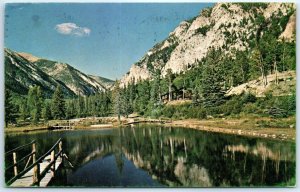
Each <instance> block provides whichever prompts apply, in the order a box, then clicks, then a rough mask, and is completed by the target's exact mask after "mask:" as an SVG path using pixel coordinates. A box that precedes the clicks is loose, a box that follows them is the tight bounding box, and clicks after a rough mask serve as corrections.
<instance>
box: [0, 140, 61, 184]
mask: <svg viewBox="0 0 300 192" xmlns="http://www.w3.org/2000/svg"><path fill="white" fill-rule="evenodd" d="M30 144H32V152H31V153H30V154H28V155H26V156H24V157H23V158H22V159H20V160H19V161H16V151H19V150H21V149H23V148H24V147H26V146H28V145H30ZM57 147H58V152H57V153H56V154H55V148H57ZM11 153H12V154H13V159H14V163H13V164H12V165H10V166H8V167H7V168H6V169H5V171H7V170H8V169H10V168H11V167H14V177H13V178H11V179H10V180H9V181H8V182H7V185H11V184H12V183H13V182H14V181H16V180H17V179H19V178H20V177H22V176H23V175H24V174H26V173H27V172H28V171H29V170H31V169H32V168H33V169H34V170H33V182H32V183H33V185H39V183H40V181H41V180H42V178H43V177H44V176H45V175H46V173H47V172H48V171H49V170H50V171H51V173H52V176H53V177H54V173H55V162H56V160H57V158H58V157H59V156H60V157H61V158H63V149H62V140H61V138H60V139H58V141H57V142H56V143H55V144H54V145H53V146H52V147H51V148H50V150H49V151H47V152H46V153H45V154H44V155H42V156H41V157H39V158H38V159H37V160H36V145H35V141H32V142H31V143H28V144H26V145H23V146H20V147H17V148H15V149H13V150H11V151H8V152H7V153H5V155H9V154H11ZM50 154H51V161H50V163H49V164H48V165H47V166H46V168H45V169H44V170H43V171H42V172H41V173H40V163H42V162H43V160H44V159H45V157H46V156H48V155H50ZM27 157H32V162H33V163H32V164H31V165H28V162H29V161H30V159H29V160H28V162H27V163H26V166H25V168H24V169H23V170H22V171H21V172H18V171H17V166H18V165H19V163H20V162H21V161H23V160H24V159H26V158H27Z"/></svg>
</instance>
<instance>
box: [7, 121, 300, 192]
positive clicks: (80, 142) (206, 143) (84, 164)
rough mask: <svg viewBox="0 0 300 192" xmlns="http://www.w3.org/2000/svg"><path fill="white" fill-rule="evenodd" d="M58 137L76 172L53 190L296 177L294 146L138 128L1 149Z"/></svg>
mask: <svg viewBox="0 0 300 192" xmlns="http://www.w3.org/2000/svg"><path fill="white" fill-rule="evenodd" d="M59 137H63V139H64V148H65V151H66V153H67V155H68V156H69V158H70V160H71V161H72V164H73V165H74V166H75V169H74V170H73V171H70V170H68V171H67V176H66V177H67V179H66V180H63V181H62V180H59V179H57V181H56V182H54V185H58V184H59V185H63V186H68V185H69V186H73V185H76V183H74V182H75V181H76V182H77V181H80V178H85V180H84V183H81V185H84V186H103V185H104V186H105V185H108V184H107V183H105V182H106V181H107V179H108V177H109V179H110V180H114V179H115V180H116V181H114V182H111V183H110V185H116V186H128V185H130V186H135V185H136V186H141V185H142V186H143V185H145V186H161V185H165V186H176V187H177V186H178V187H180V186H182V187H214V186H274V185H278V184H284V183H287V182H289V181H290V180H291V179H292V178H294V177H295V167H296V163H295V162H296V155H295V144H294V143H289V142H279V141H272V140H266V139H256V138H245V137H240V136H231V135H222V134H215V133H208V132H201V131H197V130H191V129H185V128H164V127H157V126H144V125H140V126H138V127H130V128H122V129H111V130H97V131H92V130H90V131H66V132H52V133H39V134H32V135H29V136H28V135H26V136H24V135H23V136H22V135H17V136H9V137H6V150H7V149H9V148H8V147H10V148H13V147H14V146H16V145H18V144H20V143H26V142H27V141H31V140H32V139H36V140H37V143H38V146H39V148H38V150H39V151H46V149H48V148H49V147H51V145H52V144H53V143H54V142H55V141H56V140H57V139H58V138H59ZM45 138H47V139H45ZM7 146H8V147H7ZM112 161H113V162H112ZM90 171H92V172H93V177H90V176H89V174H90V173H89V172H90ZM112 173H113V174H112ZM97 174H98V175H97ZM105 174H106V176H105ZM128 175H129V176H128ZM130 175H131V177H130ZM78 178H79V179H78ZM96 178H97V179H96ZM101 178H103V179H101ZM89 179H90V180H89ZM137 180H138V182H137ZM151 180H153V181H151ZM58 181H59V182H60V183H59V182H58ZM61 182H62V183H61Z"/></svg>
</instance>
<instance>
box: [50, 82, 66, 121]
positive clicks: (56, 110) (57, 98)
mask: <svg viewBox="0 0 300 192" xmlns="http://www.w3.org/2000/svg"><path fill="white" fill-rule="evenodd" d="M52 116H53V118H54V119H64V118H65V117H66V115H65V101H64V95H63V92H62V90H61V87H60V85H58V86H57V87H56V89H55V92H54V93H53V96H52Z"/></svg>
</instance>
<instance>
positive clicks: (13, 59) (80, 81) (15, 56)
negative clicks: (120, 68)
mask: <svg viewBox="0 0 300 192" xmlns="http://www.w3.org/2000/svg"><path fill="white" fill-rule="evenodd" d="M112 83H113V81H111V80H109V79H106V78H102V77H90V76H89V75H86V74H84V73H83V72H81V71H79V70H77V69H75V68H74V67H72V66H70V65H69V64H67V63H61V62H56V61H51V60H47V59H41V58H38V57H35V56H33V55H31V54H28V53H18V52H15V51H12V50H10V49H7V48H5V85H6V87H8V88H10V89H12V90H13V91H14V92H16V93H19V94H27V91H28V89H29V87H30V86H33V85H39V86H40V87H41V88H42V90H44V92H45V93H46V95H48V96H50V95H51V94H52V93H53V92H54V90H55V87H56V86H57V85H58V84H60V85H61V86H62V88H63V91H64V93H65V94H66V95H70V96H71V95H91V94H96V93H99V92H102V91H106V90H107V89H109V88H110V87H111V84H112ZM18 87H19V88H18Z"/></svg>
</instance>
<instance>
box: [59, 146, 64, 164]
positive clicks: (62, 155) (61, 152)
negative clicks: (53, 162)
mask: <svg viewBox="0 0 300 192" xmlns="http://www.w3.org/2000/svg"><path fill="white" fill-rule="evenodd" d="M58 150H59V152H60V158H61V163H62V164H63V163H64V153H63V148H62V141H60V142H59V144H58Z"/></svg>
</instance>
